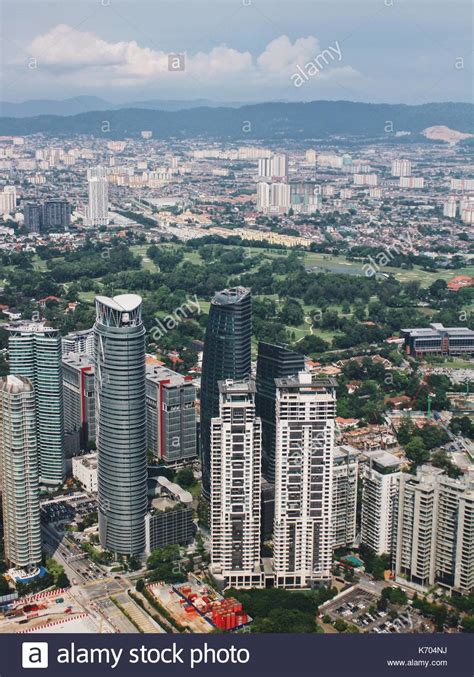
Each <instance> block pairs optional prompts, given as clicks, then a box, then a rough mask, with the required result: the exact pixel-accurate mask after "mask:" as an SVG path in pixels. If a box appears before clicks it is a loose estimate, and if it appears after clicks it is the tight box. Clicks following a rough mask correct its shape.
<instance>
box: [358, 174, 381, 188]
mask: <svg viewBox="0 0 474 677" xmlns="http://www.w3.org/2000/svg"><path fill="white" fill-rule="evenodd" d="M377 184H378V176H377V174H354V186H376V185H377Z"/></svg>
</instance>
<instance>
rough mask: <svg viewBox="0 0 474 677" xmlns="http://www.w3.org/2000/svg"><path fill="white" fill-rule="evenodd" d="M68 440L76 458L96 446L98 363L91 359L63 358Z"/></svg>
mask: <svg viewBox="0 0 474 677" xmlns="http://www.w3.org/2000/svg"><path fill="white" fill-rule="evenodd" d="M62 368H63V402H64V438H65V446H66V448H67V450H68V452H69V454H68V455H70V456H72V455H74V454H77V453H78V452H79V451H80V450H83V451H85V450H87V449H88V447H89V444H90V443H91V442H95V392H94V361H93V359H92V358H91V357H90V356H88V355H81V354H78V353H67V354H66V355H63V357H62Z"/></svg>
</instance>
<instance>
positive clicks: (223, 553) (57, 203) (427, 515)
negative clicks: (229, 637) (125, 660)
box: [0, 128, 474, 634]
mask: <svg viewBox="0 0 474 677" xmlns="http://www.w3.org/2000/svg"><path fill="white" fill-rule="evenodd" d="M433 129H434V128H432V129H429V130H427V131H426V134H425V139H424V141H423V140H422V139H421V138H420V140H419V141H416V142H412V143H394V142H393V141H387V142H383V141H378V142H377V143H372V142H371V141H370V140H367V141H361V140H360V139H358V140H357V142H354V140H353V139H351V138H350V137H349V136H348V137H346V138H328V139H320V140H316V141H315V142H314V143H313V144H311V145H309V144H308V143H307V142H300V141H288V142H285V143H278V144H277V143H275V142H271V143H265V144H264V143H257V142H255V143H251V144H249V145H246V146H244V145H240V144H239V143H234V142H218V141H215V142H207V141H203V140H202V139H199V138H197V139H192V138H191V139H186V140H185V141H179V140H178V141H177V140H169V141H167V140H162V139H156V140H155V139H154V135H153V132H152V131H148V130H143V131H142V132H141V134H140V135H138V136H137V137H133V138H124V139H123V140H117V139H112V140H107V136H106V134H105V135H102V138H98V137H94V136H89V135H79V134H78V135H74V136H70V137H68V138H64V137H56V138H55V137H54V136H51V135H47V134H31V135H27V136H4V137H1V138H0V178H1V181H2V184H3V186H2V189H1V192H0V212H1V214H2V219H1V223H0V257H1V271H2V272H1V275H0V278H1V279H0V284H1V288H0V312H1V318H2V319H1V320H0V347H1V351H2V352H1V354H0V375H1V378H0V478H1V491H2V525H3V532H2V535H3V549H2V552H1V553H0V632H6V633H11V632H13V633H16V632H28V633H34V632H38V631H40V632H103V633H121V632H132V633H137V632H149V633H166V632H169V633H180V632H206V633H210V632H217V631H233V632H239V631H242V632H320V633H348V632H361V633H378V634H381V633H412V632H435V631H445V632H472V631H474V526H473V525H474V395H473V394H472V387H473V384H474V319H473V309H474V264H473V260H472V259H473V228H472V224H473V221H474V178H472V165H470V164H469V154H468V151H469V144H466V143H464V141H463V139H464V138H465V137H468V136H469V135H462V134H461V135H459V134H456V133H454V132H453V131H452V130H446V129H444V130H443V129H440V128H436V129H435V131H434V132H433ZM430 139H436V142H430ZM298 590H300V591H304V593H305V594H302V593H301V594H296V591H298Z"/></svg>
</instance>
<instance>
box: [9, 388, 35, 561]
mask: <svg viewBox="0 0 474 677" xmlns="http://www.w3.org/2000/svg"><path fill="white" fill-rule="evenodd" d="M0 488H1V492H2V511H3V538H4V547H5V559H6V561H7V562H8V563H9V564H10V565H11V566H13V567H19V568H22V569H30V568H32V567H35V566H36V565H37V564H38V563H40V562H41V519H40V504H39V463H38V449H37V437H36V416H35V393H34V389H33V384H32V383H31V381H29V380H28V379H27V378H25V377H23V376H12V375H11V376H6V377H4V378H1V379H0Z"/></svg>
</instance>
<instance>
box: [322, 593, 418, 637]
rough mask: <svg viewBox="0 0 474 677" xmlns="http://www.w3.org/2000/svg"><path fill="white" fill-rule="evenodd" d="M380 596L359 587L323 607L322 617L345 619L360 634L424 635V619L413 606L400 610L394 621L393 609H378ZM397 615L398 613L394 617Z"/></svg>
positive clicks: (398, 609) (333, 619)
mask: <svg viewBox="0 0 474 677" xmlns="http://www.w3.org/2000/svg"><path fill="white" fill-rule="evenodd" d="M379 597H380V596H379V595H378V594H376V593H373V592H370V591H368V590H366V589H365V588H362V587H359V586H355V587H352V588H350V589H349V590H347V591H346V592H345V593H343V594H342V595H339V596H338V598H337V599H333V600H330V601H329V602H327V603H326V604H323V605H322V606H321V607H320V609H319V612H320V615H321V616H324V615H326V614H327V615H328V616H329V617H330V618H331V621H335V620H337V619H341V620H343V621H345V622H346V623H348V624H350V625H354V626H355V627H356V628H357V629H358V630H359V632H374V633H376V634H387V633H399V632H402V633H407V632H422V631H423V630H424V629H425V628H424V623H423V619H422V618H421V617H420V616H419V614H418V613H417V612H415V611H414V610H413V609H411V607H410V605H407V606H406V607H403V608H397V611H396V616H397V617H396V618H393V619H392V618H391V614H390V610H389V609H386V610H383V609H378V608H377V601H378V600H379ZM392 615H394V614H392Z"/></svg>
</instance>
